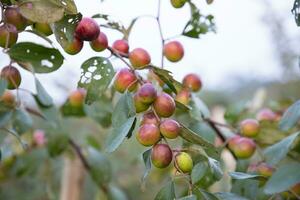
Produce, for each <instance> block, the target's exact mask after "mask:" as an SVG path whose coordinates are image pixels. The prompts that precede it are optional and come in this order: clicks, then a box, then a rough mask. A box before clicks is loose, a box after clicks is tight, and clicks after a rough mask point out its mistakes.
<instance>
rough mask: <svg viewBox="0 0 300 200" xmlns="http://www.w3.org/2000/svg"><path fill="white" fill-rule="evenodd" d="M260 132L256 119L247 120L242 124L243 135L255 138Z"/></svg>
mask: <svg viewBox="0 0 300 200" xmlns="http://www.w3.org/2000/svg"><path fill="white" fill-rule="evenodd" d="M259 131H260V125H259V122H258V121H257V120H255V119H245V120H243V121H242V122H241V124H240V132H241V135H243V136H246V137H255V136H257V135H258V133H259Z"/></svg>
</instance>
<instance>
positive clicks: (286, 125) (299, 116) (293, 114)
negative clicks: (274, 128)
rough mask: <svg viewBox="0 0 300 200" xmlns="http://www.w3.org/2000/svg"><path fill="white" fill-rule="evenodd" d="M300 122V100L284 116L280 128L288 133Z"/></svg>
mask: <svg viewBox="0 0 300 200" xmlns="http://www.w3.org/2000/svg"><path fill="white" fill-rule="evenodd" d="M299 120H300V100H299V101H297V102H296V103H294V104H293V105H291V106H290V107H289V108H288V109H287V110H286V111H285V113H284V114H283V116H282V118H281V120H280V123H279V127H280V129H281V130H283V131H286V130H289V129H290V128H292V127H294V126H295V125H296V124H297V123H298V122H299Z"/></svg>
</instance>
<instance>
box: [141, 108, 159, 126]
mask: <svg viewBox="0 0 300 200" xmlns="http://www.w3.org/2000/svg"><path fill="white" fill-rule="evenodd" d="M141 124H154V125H156V126H158V125H159V119H158V118H157V117H156V116H155V114H154V112H152V111H150V112H147V113H145V114H144V115H143V117H142V121H141Z"/></svg>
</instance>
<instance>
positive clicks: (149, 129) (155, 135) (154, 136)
mask: <svg viewBox="0 0 300 200" xmlns="http://www.w3.org/2000/svg"><path fill="white" fill-rule="evenodd" d="M136 137H137V140H138V141H139V143H141V144H142V145H144V146H152V145H154V144H156V143H157V142H158V141H159V140H160V138H161V136H160V132H159V129H158V127H157V126H155V125H154V124H144V125H142V126H141V127H140V128H139V130H138V132H137V135H136Z"/></svg>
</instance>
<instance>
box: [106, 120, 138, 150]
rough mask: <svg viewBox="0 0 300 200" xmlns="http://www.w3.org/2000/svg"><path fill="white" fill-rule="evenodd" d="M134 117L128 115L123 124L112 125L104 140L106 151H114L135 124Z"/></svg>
mask: <svg viewBox="0 0 300 200" xmlns="http://www.w3.org/2000/svg"><path fill="white" fill-rule="evenodd" d="M135 122H136V117H130V118H129V119H128V120H127V121H126V122H125V123H124V124H123V125H121V126H119V127H114V128H113V130H112V133H110V135H109V136H108V138H107V140H106V145H105V146H106V151H107V152H110V153H111V152H113V151H115V150H116V149H117V148H118V147H119V146H120V144H121V143H122V142H123V140H124V139H125V138H126V136H127V135H128V133H129V132H130V130H132V127H133V126H134V125H135Z"/></svg>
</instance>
